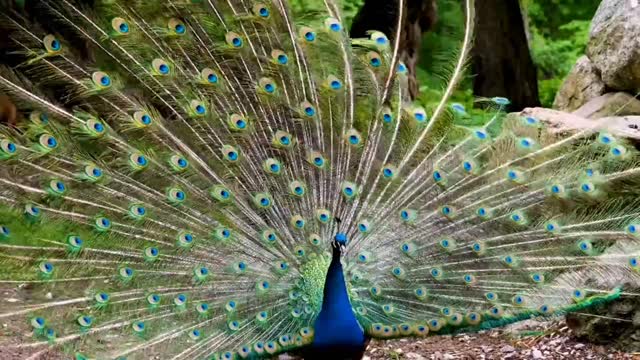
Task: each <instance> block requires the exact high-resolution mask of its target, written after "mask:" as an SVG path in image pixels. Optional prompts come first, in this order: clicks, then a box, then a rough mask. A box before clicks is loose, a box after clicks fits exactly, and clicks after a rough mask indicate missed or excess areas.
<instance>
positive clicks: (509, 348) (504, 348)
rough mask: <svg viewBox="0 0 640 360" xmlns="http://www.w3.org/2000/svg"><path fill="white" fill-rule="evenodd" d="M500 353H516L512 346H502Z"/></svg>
mask: <svg viewBox="0 0 640 360" xmlns="http://www.w3.org/2000/svg"><path fill="white" fill-rule="evenodd" d="M500 351H502V352H504V353H507V352H514V351H516V348H514V347H513V346H511V345H505V346H503V347H502V349H500Z"/></svg>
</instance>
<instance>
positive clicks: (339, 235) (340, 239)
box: [335, 233, 349, 246]
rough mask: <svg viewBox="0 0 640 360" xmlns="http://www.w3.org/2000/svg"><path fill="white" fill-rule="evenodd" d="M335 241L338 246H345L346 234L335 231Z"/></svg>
mask: <svg viewBox="0 0 640 360" xmlns="http://www.w3.org/2000/svg"><path fill="white" fill-rule="evenodd" d="M335 240H336V243H337V244H338V245H340V246H347V242H348V241H349V240H348V239H347V235H346V234H345V233H337V234H336V237H335Z"/></svg>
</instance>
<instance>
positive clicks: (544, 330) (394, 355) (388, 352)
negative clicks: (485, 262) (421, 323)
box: [364, 321, 640, 360]
mask: <svg viewBox="0 0 640 360" xmlns="http://www.w3.org/2000/svg"><path fill="white" fill-rule="evenodd" d="M382 359H385V360H386V359H394V360H403V359H407V360H453V359H464V360H467V359H479V360H482V359H508V360H516V359H576V360H578V359H580V360H581V359H638V360H640V353H636V354H629V353H624V352H621V351H617V350H615V349H612V348H610V347H607V346H602V345H594V344H589V343H582V342H580V341H579V340H578V339H576V338H574V337H573V336H572V334H571V332H570V330H569V329H568V328H567V327H566V326H565V325H564V322H563V321H555V322H536V321H526V322H523V323H519V324H515V325H512V326H511V327H508V328H506V329H502V330H491V331H483V332H479V333H474V334H463V335H456V336H434V337H427V338H425V339H422V340H415V339H401V340H392V341H373V342H371V344H370V345H369V348H368V349H367V352H366V355H365V358H364V360H382Z"/></svg>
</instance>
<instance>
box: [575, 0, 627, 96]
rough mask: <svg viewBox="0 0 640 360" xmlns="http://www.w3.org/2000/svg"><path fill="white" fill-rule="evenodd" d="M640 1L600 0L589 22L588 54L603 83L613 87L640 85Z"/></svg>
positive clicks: (622, 87)
mask: <svg viewBox="0 0 640 360" xmlns="http://www.w3.org/2000/svg"><path fill="white" fill-rule="evenodd" d="M638 19H640V5H638V3H637V2H635V1H630V0H603V1H602V2H601V3H600V6H599V7H598V10H597V11H596V15H595V16H594V18H593V21H592V22H591V31H590V34H589V44H588V45H587V56H589V59H591V62H592V63H593V65H594V66H595V67H596V68H597V69H598V70H599V71H600V74H601V78H602V80H603V81H604V83H605V84H606V85H607V86H608V87H610V88H612V89H616V90H629V91H631V92H634V91H636V90H638V89H640V20H638Z"/></svg>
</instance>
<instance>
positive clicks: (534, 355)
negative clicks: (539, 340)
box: [531, 349, 544, 359]
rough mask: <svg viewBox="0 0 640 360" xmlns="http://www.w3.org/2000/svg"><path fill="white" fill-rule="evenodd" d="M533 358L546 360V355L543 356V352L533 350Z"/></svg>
mask: <svg viewBox="0 0 640 360" xmlns="http://www.w3.org/2000/svg"><path fill="white" fill-rule="evenodd" d="M531 357H532V358H534V359H544V355H542V351H540V350H538V349H533V351H532V352H531Z"/></svg>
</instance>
